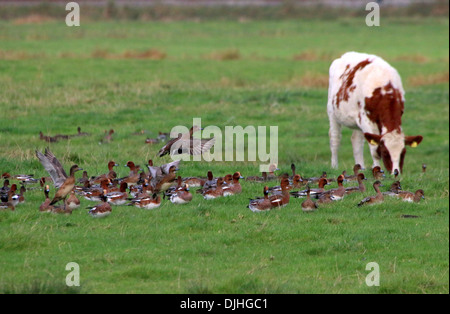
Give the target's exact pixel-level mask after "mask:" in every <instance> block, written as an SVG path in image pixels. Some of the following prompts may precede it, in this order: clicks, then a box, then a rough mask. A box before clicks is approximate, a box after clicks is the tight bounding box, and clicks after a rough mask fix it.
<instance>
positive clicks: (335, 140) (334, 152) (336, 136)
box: [328, 117, 342, 168]
mask: <svg viewBox="0 0 450 314" xmlns="http://www.w3.org/2000/svg"><path fill="white" fill-rule="evenodd" d="M328 135H329V136H330V150H331V167H333V168H337V167H338V152H339V146H340V144H341V137H342V133H341V125H340V124H339V123H337V122H336V121H335V120H334V119H333V117H330V131H329V132H328Z"/></svg>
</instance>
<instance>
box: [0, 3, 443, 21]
mask: <svg viewBox="0 0 450 314" xmlns="http://www.w3.org/2000/svg"><path fill="white" fill-rule="evenodd" d="M68 2H69V1H68ZM64 5H65V3H64V2H57V3H55V2H28V3H27V4H26V5H19V4H18V3H16V4H14V5H9V4H8V3H7V2H6V3H5V2H3V3H2V2H0V19H2V20H9V19H16V18H23V17H26V16H30V15H34V16H42V17H46V18H61V17H65V16H66V14H67V13H68V12H67V11H65V8H64ZM364 9H365V8H364V6H360V7H353V8H351V7H338V6H336V7H334V6H324V5H298V3H296V1H293V0H285V1H282V2H280V4H279V5H276V6H227V5H220V4H217V5H214V6H201V5H199V6H177V5H173V4H172V5H164V2H163V1H160V2H155V3H153V4H152V5H134V4H133V2H132V1H131V2H129V3H126V2H125V3H124V2H116V1H114V0H109V1H107V2H105V3H104V5H98V3H97V4H95V3H91V4H90V3H87V2H80V11H81V17H82V19H83V20H85V21H86V20H99V19H102V20H108V19H114V20H144V21H145V20H245V19H249V20H278V19H303V18H323V19H336V18H342V17H344V18H345V17H354V16H361V14H362V13H364V12H365V10H364ZM381 10H382V14H383V17H448V15H449V2H448V0H436V1H431V2H427V3H412V4H410V5H408V6H389V5H384V4H381Z"/></svg>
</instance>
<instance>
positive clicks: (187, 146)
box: [158, 125, 215, 157]
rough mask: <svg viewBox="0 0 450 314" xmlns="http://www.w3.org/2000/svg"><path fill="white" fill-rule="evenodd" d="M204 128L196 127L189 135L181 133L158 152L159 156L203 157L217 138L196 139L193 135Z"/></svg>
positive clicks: (192, 128)
mask: <svg viewBox="0 0 450 314" xmlns="http://www.w3.org/2000/svg"><path fill="white" fill-rule="evenodd" d="M200 130H202V128H200V127H198V126H196V125H194V126H193V127H191V128H190V130H189V133H186V134H182V133H179V134H178V136H177V137H176V138H173V139H171V140H170V141H169V142H167V144H166V145H164V146H163V147H162V148H161V149H160V150H159V152H158V156H159V157H162V156H164V155H167V154H171V155H174V154H186V153H188V154H190V155H201V154H202V153H204V152H207V151H209V150H210V149H211V148H212V147H213V146H214V143H215V138H206V139H194V137H193V134H194V133H195V132H197V131H200Z"/></svg>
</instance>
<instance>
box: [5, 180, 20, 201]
mask: <svg viewBox="0 0 450 314" xmlns="http://www.w3.org/2000/svg"><path fill="white" fill-rule="evenodd" d="M16 192H17V184H15V183H14V184H13V185H11V189H10V190H9V192H8V201H10V202H12V203H13V205H14V206H17V205H18V204H19V199H20V195H19V194H16Z"/></svg>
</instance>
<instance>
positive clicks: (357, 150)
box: [352, 130, 366, 170]
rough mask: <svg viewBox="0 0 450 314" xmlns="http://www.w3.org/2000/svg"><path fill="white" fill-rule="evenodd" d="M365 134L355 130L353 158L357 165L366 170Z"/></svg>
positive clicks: (353, 135)
mask: <svg viewBox="0 0 450 314" xmlns="http://www.w3.org/2000/svg"><path fill="white" fill-rule="evenodd" d="M365 141H366V140H365V138H364V133H363V132H362V131H361V130H354V131H353V134H352V146H353V157H354V158H355V164H360V165H361V168H362V169H363V170H364V169H365V166H364V142H365Z"/></svg>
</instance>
